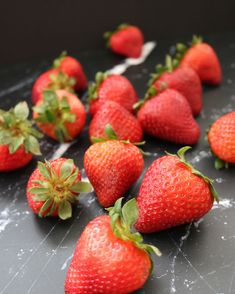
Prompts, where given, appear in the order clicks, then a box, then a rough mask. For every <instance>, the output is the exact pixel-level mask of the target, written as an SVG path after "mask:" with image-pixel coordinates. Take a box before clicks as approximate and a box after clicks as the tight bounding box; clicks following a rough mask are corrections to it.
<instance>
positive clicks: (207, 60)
mask: <svg viewBox="0 0 235 294" xmlns="http://www.w3.org/2000/svg"><path fill="white" fill-rule="evenodd" d="M176 50H177V54H176V57H177V59H178V60H179V62H180V66H182V67H185V66H187V67H191V68H192V69H194V70H195V71H196V72H197V73H198V75H199V77H200V79H201V81H202V82H203V83H205V84H208V85H219V84H220V82H221V79H222V71H221V66H220V63H219V59H218V57H217V55H216V53H215V51H214V49H213V48H212V47H211V46H210V45H209V44H207V43H204V42H203V40H202V38H201V37H197V36H193V40H192V42H191V44H190V46H189V47H188V46H186V45H184V44H181V43H179V44H177V45H176Z"/></svg>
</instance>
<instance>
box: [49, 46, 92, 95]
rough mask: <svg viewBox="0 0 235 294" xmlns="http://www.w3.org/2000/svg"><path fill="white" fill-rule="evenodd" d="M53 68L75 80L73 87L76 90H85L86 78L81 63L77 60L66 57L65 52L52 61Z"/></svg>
mask: <svg viewBox="0 0 235 294" xmlns="http://www.w3.org/2000/svg"><path fill="white" fill-rule="evenodd" d="M53 67H54V68H56V69H59V70H61V71H62V72H64V73H65V74H67V75H68V76H69V77H71V78H75V80H76V84H75V86H74V87H75V89H76V90H85V89H86V88H87V78H86V75H85V73H84V70H83V68H82V65H81V63H80V62H79V61H78V60H77V59H75V58H73V57H71V56H68V55H67V53H66V52H65V51H64V52H62V53H61V54H60V56H59V57H58V58H56V59H55V60H54V62H53Z"/></svg>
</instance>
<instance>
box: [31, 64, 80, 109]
mask: <svg viewBox="0 0 235 294" xmlns="http://www.w3.org/2000/svg"><path fill="white" fill-rule="evenodd" d="M75 83H76V81H75V79H74V78H70V77H68V76H67V74H65V73H63V72H62V71H59V70H58V69H50V70H48V71H46V72H44V73H43V74H41V75H40V76H39V77H38V78H37V80H36V81H35V83H34V85H33V89H32V101H33V103H34V104H36V103H37V102H38V101H40V100H42V99H43V95H42V92H43V91H44V90H48V89H51V90H58V89H64V90H66V91H68V92H72V93H73V92H74V90H73V89H74V85H75Z"/></svg>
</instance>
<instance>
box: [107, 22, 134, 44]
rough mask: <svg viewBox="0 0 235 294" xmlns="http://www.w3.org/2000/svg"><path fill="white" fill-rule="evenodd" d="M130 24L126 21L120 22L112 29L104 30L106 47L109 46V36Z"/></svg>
mask: <svg viewBox="0 0 235 294" xmlns="http://www.w3.org/2000/svg"><path fill="white" fill-rule="evenodd" d="M129 26H130V25H129V24H127V23H122V24H120V25H119V26H118V27H117V28H116V29H115V30H114V31H109V32H105V33H104V34H103V37H104V39H105V40H106V45H107V47H109V40H110V38H111V36H112V35H113V34H115V33H117V32H118V31H120V30H122V29H126V28H127V27H129Z"/></svg>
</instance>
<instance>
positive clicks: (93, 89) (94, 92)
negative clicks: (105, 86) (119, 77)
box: [88, 72, 109, 103]
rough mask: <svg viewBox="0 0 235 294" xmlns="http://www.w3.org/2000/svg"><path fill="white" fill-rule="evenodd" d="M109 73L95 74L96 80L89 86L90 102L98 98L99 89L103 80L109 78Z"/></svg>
mask: <svg viewBox="0 0 235 294" xmlns="http://www.w3.org/2000/svg"><path fill="white" fill-rule="evenodd" d="M108 76H109V75H108V73H103V72H97V73H96V75H95V82H92V83H91V84H90V85H89V87H88V102H89V103H91V102H92V101H93V100H96V99H97V98H98V90H99V87H100V85H101V84H102V82H103V81H104V80H105V79H107V77H108Z"/></svg>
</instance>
